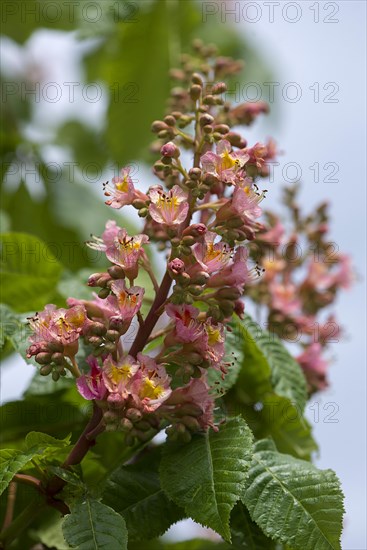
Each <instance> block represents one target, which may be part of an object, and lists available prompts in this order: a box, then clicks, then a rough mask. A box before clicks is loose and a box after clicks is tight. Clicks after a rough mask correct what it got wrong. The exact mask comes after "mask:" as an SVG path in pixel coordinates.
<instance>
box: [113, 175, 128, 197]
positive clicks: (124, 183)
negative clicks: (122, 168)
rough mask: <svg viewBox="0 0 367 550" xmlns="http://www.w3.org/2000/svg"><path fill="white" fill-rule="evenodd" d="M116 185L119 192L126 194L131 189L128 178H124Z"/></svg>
mask: <svg viewBox="0 0 367 550" xmlns="http://www.w3.org/2000/svg"><path fill="white" fill-rule="evenodd" d="M115 185H116V189H117V190H118V191H121V192H122V193H126V192H127V191H128V189H129V182H128V176H124V177H123V179H121V180H119V181H118V182H117V183H116V184H115Z"/></svg>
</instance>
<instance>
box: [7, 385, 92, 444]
mask: <svg viewBox="0 0 367 550" xmlns="http://www.w3.org/2000/svg"><path fill="white" fill-rule="evenodd" d="M86 419H87V415H86V411H81V410H80V409H79V408H78V407H76V406H75V405H74V404H71V403H66V402H63V401H61V400H60V399H58V396H55V395H51V396H44V397H43V396H38V397H37V399H35V398H27V399H24V400H23V401H12V402H10V403H6V404H5V405H3V406H2V407H0V434H1V436H0V442H1V444H2V445H3V446H4V445H5V443H6V444H7V445H9V443H11V444H13V443H15V442H19V441H22V440H24V438H25V437H26V435H27V434H28V432H30V431H42V430H44V431H47V433H48V434H50V435H53V436H55V437H58V438H62V437H65V436H66V435H67V434H69V433H70V432H72V431H74V430H79V429H81V428H82V427H84V426H83V424H84V423H85V421H86ZM11 446H12V445H11Z"/></svg>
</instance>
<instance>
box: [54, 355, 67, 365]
mask: <svg viewBox="0 0 367 550" xmlns="http://www.w3.org/2000/svg"><path fill="white" fill-rule="evenodd" d="M51 361H52V362H53V363H55V364H56V365H61V364H62V363H63V361H64V356H63V354H62V353H59V352H56V353H53V354H52V357H51Z"/></svg>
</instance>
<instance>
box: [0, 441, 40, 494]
mask: <svg viewBox="0 0 367 550" xmlns="http://www.w3.org/2000/svg"><path fill="white" fill-rule="evenodd" d="M36 454H37V450H33V451H28V452H27V453H22V452H20V451H18V450H17V449H0V495H2V494H3V492H4V491H5V489H6V488H7V486H8V485H9V483H10V482H11V480H12V479H13V477H14V475H15V474H16V473H17V472H19V470H21V469H22V468H24V466H25V465H26V464H27V463H28V462H29V461H30V460H32V458H33V457H34V456H35V455H36Z"/></svg>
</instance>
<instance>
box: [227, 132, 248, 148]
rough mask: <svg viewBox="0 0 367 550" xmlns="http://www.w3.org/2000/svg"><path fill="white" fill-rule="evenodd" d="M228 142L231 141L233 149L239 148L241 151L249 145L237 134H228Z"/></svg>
mask: <svg viewBox="0 0 367 550" xmlns="http://www.w3.org/2000/svg"><path fill="white" fill-rule="evenodd" d="M225 137H226V140H227V141H229V143H230V144H231V145H232V146H233V147H239V148H240V149H244V148H245V147H246V145H247V141H246V140H245V139H244V138H243V137H242V136H240V134H237V133H236V132H228V134H226V136H225Z"/></svg>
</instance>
